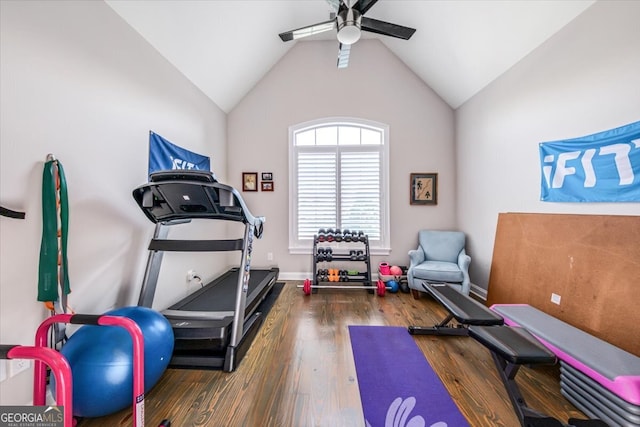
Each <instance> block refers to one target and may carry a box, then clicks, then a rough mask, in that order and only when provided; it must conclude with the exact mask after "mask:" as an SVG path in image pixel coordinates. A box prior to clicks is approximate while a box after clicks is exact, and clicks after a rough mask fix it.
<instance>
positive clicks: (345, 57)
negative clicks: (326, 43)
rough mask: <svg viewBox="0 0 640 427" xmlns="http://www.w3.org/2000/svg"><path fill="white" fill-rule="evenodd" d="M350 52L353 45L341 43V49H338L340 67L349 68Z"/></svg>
mask: <svg viewBox="0 0 640 427" xmlns="http://www.w3.org/2000/svg"><path fill="white" fill-rule="evenodd" d="M350 53H351V45H350V44H342V43H340V49H339V50H338V68H347V67H348V66H349V54H350Z"/></svg>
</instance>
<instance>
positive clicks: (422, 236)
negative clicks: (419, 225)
mask: <svg viewBox="0 0 640 427" xmlns="http://www.w3.org/2000/svg"><path fill="white" fill-rule="evenodd" d="M418 242H419V243H420V246H421V247H422V250H423V251H424V254H425V257H426V259H427V260H431V261H447V262H453V263H457V262H458V254H459V253H460V251H461V250H462V249H463V248H464V245H465V235H464V233H463V232H461V231H440V230H421V231H420V232H419V233H418ZM461 280H462V279H461Z"/></svg>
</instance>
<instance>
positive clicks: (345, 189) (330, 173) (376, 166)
mask: <svg viewBox="0 0 640 427" xmlns="http://www.w3.org/2000/svg"><path fill="white" fill-rule="evenodd" d="M388 134H389V130H388V126H387V125H385V124H382V123H376V122H372V121H368V120H362V119H352V118H348V119H346V118H329V119H321V120H315V121H312V122H306V123H300V124H297V125H294V126H291V127H290V128H289V161H290V168H289V170H290V179H289V183H290V193H289V194H291V198H290V201H289V212H290V218H291V221H290V230H289V249H290V251H291V252H292V253H307V252H309V251H310V250H311V248H312V245H313V236H314V234H316V233H317V232H318V230H319V229H320V228H324V229H327V228H333V229H336V228H339V229H341V230H344V229H348V230H351V231H354V230H355V231H363V232H364V233H366V234H367V235H368V236H369V246H370V249H371V252H372V253H374V254H387V253H388V251H389V197H388V186H389V185H388V182H389V177H388V170H389V167H388V164H389V161H388V158H389V138H388Z"/></svg>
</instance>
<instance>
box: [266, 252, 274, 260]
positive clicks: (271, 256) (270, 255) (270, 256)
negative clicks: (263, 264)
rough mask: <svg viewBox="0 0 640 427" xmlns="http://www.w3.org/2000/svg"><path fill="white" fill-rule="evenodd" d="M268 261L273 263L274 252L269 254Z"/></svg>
mask: <svg viewBox="0 0 640 427" xmlns="http://www.w3.org/2000/svg"><path fill="white" fill-rule="evenodd" d="M267 261H273V252H267Z"/></svg>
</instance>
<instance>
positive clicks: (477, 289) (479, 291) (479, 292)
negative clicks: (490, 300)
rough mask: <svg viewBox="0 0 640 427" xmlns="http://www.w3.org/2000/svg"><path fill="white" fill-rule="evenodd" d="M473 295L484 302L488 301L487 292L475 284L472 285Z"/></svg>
mask: <svg viewBox="0 0 640 427" xmlns="http://www.w3.org/2000/svg"><path fill="white" fill-rule="evenodd" d="M471 293H472V294H474V295H475V296H477V297H478V298H480V299H482V300H483V301H486V300H487V290H486V289H483V288H481V287H480V286H478V285H476V284H474V283H472V284H471Z"/></svg>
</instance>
